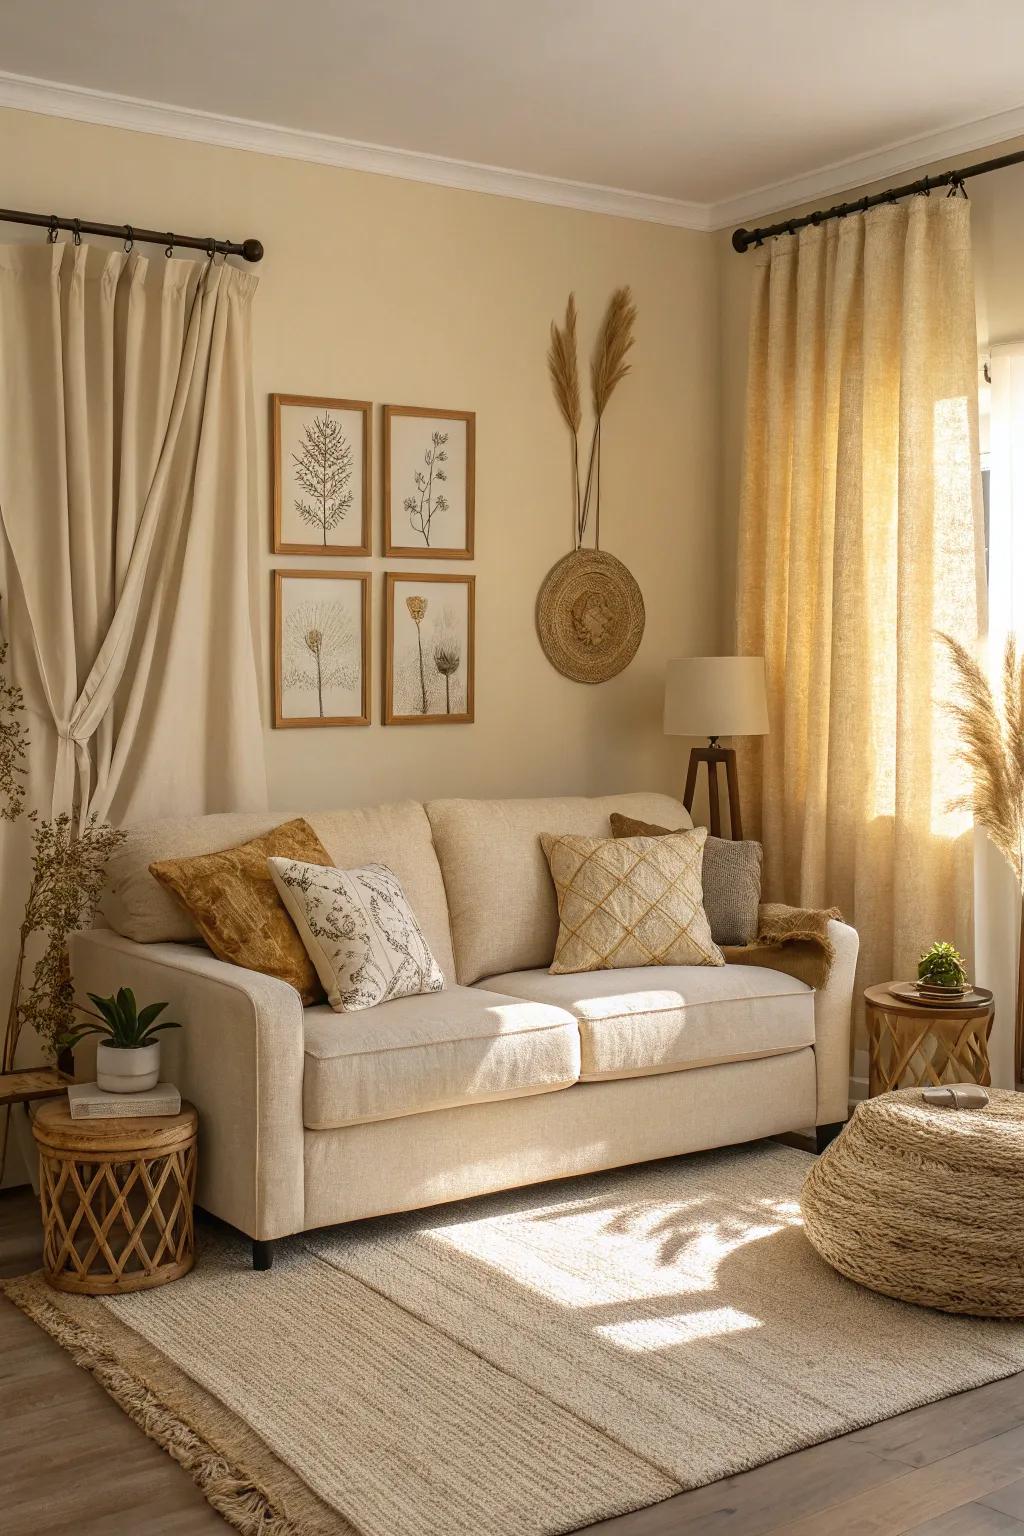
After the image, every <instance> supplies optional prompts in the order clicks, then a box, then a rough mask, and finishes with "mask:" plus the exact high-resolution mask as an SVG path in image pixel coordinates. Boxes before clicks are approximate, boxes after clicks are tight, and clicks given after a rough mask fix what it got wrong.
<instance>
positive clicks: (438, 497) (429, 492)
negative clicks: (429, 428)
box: [402, 430, 449, 549]
mask: <svg viewBox="0 0 1024 1536" xmlns="http://www.w3.org/2000/svg"><path fill="white" fill-rule="evenodd" d="M447 443H448V433H447V432H438V431H436V430H435V431H433V432H431V434H430V447H429V448H425V449H424V451H423V464H424V468H423V469H417V470H416V471H415V473H414V474H413V477H412V478H413V484H414V485H415V491H414V492H413V494H412V495H411V496H407V497H406V498H405V500H404V502H403V503H402V505H403V506H404V507H405V510H406V511H407V512H408V514H409V523H410V526H411V527H412V530H413V532H414V533H415V534H418V535H419V537H420V538H422V540H423V542H424V544H425V545H426V546H427V548H428V549H429V548H430V525H431V523H432V522H433V521H434V518H435V517H436V516H437V514H438V513H439V512H447V511H448V507H449V502H448V498H447V497H446V496H445V494H444V492H443V491H442V490H440V489H439V487H440V486H442V485H443V484H444V483H445V481H446V480H447V479H448V471H447V470H446V469H445V467H444V466H445V465H446V464H447V462H448V447H447Z"/></svg>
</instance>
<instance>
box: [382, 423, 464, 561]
mask: <svg viewBox="0 0 1024 1536" xmlns="http://www.w3.org/2000/svg"><path fill="white" fill-rule="evenodd" d="M475 459H476V417H475V415H474V413H473V412H472V411H441V410H438V411H434V410H427V409H423V408H421V407H419V406H412V405H409V406H405V405H386V406H385V407H384V553H385V554H386V555H392V556H393V555H399V556H407V557H413V556H415V557H417V558H420V559H423V558H426V559H444V560H471V559H472V558H473V518H474V505H473V504H474V487H475V474H476V469H475Z"/></svg>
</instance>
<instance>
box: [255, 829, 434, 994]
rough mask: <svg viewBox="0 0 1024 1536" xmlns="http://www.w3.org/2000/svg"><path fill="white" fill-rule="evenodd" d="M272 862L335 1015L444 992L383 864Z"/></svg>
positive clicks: (401, 896)
mask: <svg viewBox="0 0 1024 1536" xmlns="http://www.w3.org/2000/svg"><path fill="white" fill-rule="evenodd" d="M267 863H268V864H269V866H270V873H271V875H272V876H273V880H274V884H275V885H276V886H277V889H278V892H279V893H280V896H281V900H282V901H283V902H284V904H285V906H286V907H287V908H288V912H289V915H290V916H291V919H292V921H293V922H294V924H295V926H296V928H297V929H298V931H299V936H300V938H301V940H302V942H303V944H304V945H305V946H306V949H307V950H308V952H309V957H310V959H311V960H312V962H313V964H314V965H315V966H316V973H317V975H318V976H319V978H320V980H321V982H322V983H323V988H324V991H325V992H326V993H327V1001H328V1003H329V1004H330V1006H331V1007H332V1008H333V1009H334V1012H335V1013H358V1012H359V1011H360V1010H361V1009H363V1008H378V1007H379V1006H380V1004H381V1003H388V1002H391V1001H393V999H395V998H398V997H416V996H418V995H419V994H420V993H421V992H442V991H443V990H444V976H443V974H442V972H441V967H440V966H439V965H438V963H437V961H436V960H435V959H434V957H433V955H432V954H431V952H430V945H429V944H428V943H427V941H426V939H425V938H424V937H423V929H422V928H421V927H420V925H419V923H418V922H417V921H416V914H415V912H414V911H413V910H412V908H411V907H410V905H409V903H408V902H407V901H406V899H405V892H404V891H403V890H402V887H401V885H400V884H399V883H398V881H397V880H396V879H395V877H394V874H393V873H392V871H391V870H390V869H388V867H387V865H386V864H364V866H363V867H362V869H323V868H322V867H320V866H318V865H316V864H303V863H301V862H299V861H298V860H297V859H268V860H267Z"/></svg>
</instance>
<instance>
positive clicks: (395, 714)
mask: <svg viewBox="0 0 1024 1536" xmlns="http://www.w3.org/2000/svg"><path fill="white" fill-rule="evenodd" d="M475 588H476V577H475V576H440V575H433V574H427V573H425V572H422V571H421V572H419V573H415V574H414V573H412V572H410V573H409V574H408V575H407V574H406V573H405V572H404V571H401V572H399V571H388V572H387V573H386V575H385V577H384V592H385V616H384V623H385V629H384V724H385V725H468V724H470V723H471V722H472V720H473V682H474V642H475V607H474V604H475V600H476V592H475Z"/></svg>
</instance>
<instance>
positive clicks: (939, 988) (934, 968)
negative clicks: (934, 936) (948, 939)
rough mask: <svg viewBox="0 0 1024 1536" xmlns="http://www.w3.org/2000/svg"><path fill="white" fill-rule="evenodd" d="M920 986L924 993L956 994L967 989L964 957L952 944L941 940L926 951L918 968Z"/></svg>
mask: <svg viewBox="0 0 1024 1536" xmlns="http://www.w3.org/2000/svg"><path fill="white" fill-rule="evenodd" d="M917 981H918V986H919V987H920V989H921V990H922V991H928V992H945V993H956V992H963V991H964V990H965V989H966V987H967V970H966V968H965V966H964V957H963V955H961V954H960V953H959V952H958V951H957V950H956V949H954V947H953V945H952V944H946V943H943V942H942V941H941V940H939V941H937V942H936V943H934V944H933V945H932V946H931V948H930V949H927V950H925V952H924V954H923V955H922V956H921V959H920V961H919V963H918V967H917Z"/></svg>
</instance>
